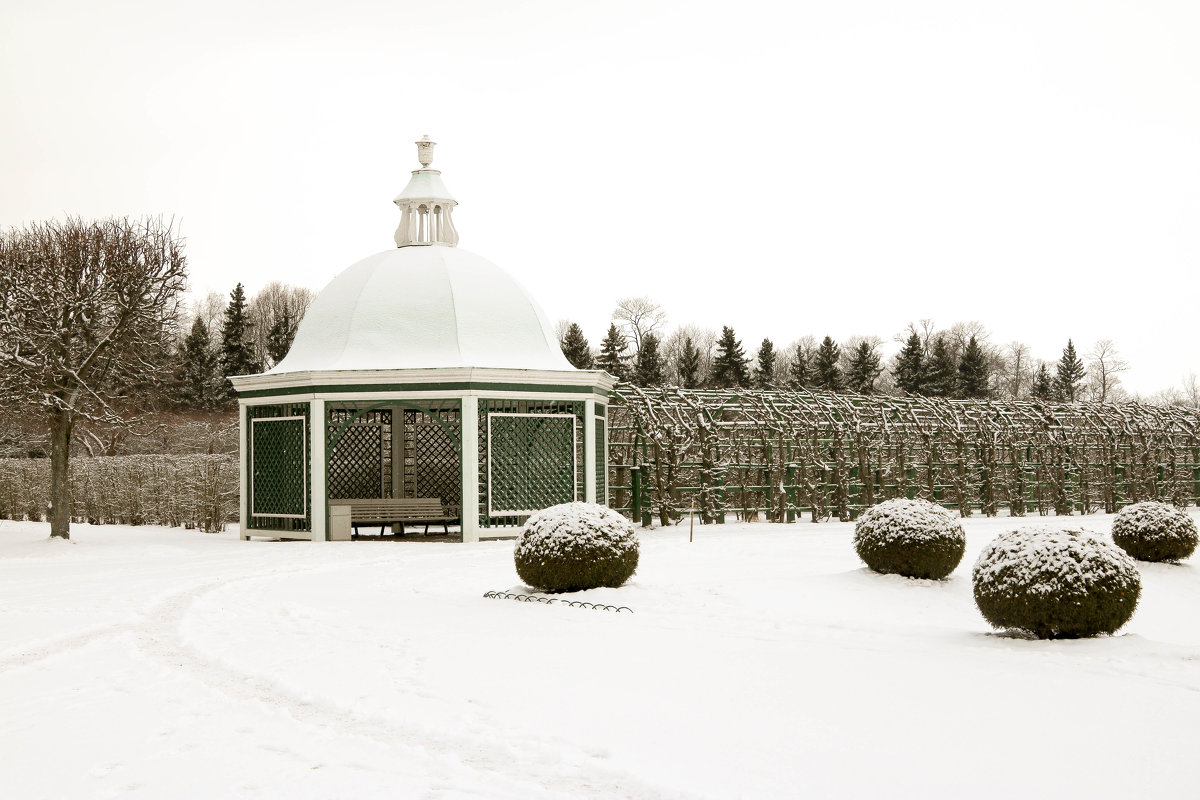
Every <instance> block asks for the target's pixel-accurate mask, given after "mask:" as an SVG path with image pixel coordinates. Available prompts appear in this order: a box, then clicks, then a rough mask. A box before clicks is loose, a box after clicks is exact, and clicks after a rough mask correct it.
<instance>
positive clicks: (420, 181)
mask: <svg viewBox="0 0 1200 800" xmlns="http://www.w3.org/2000/svg"><path fill="white" fill-rule="evenodd" d="M402 200H450V201H453V200H454V196H453V195H452V194H450V190H449V189H447V188H446V184H445V182H444V181H443V180H442V173H441V172H440V171H438V170H436V169H417V170H413V173H412V177H411V178H409V180H408V185H407V186H405V187H404V191H402V192H400V194H398V195H396V199H395V200H393V201H392V202H394V203H400V202H401V201H402Z"/></svg>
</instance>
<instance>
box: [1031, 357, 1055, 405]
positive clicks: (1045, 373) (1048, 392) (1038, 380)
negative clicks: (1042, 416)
mask: <svg viewBox="0 0 1200 800" xmlns="http://www.w3.org/2000/svg"><path fill="white" fill-rule="evenodd" d="M1029 396H1030V397H1032V398H1034V399H1036V400H1053V399H1054V379H1053V378H1051V377H1050V370H1049V368H1047V367H1046V364H1045V363H1044V362H1043V363H1042V364H1041V365H1040V366H1039V367H1038V371H1037V373H1036V374H1035V375H1034V376H1033V388H1031V389H1030V390H1029Z"/></svg>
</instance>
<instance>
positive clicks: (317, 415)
mask: <svg viewBox="0 0 1200 800" xmlns="http://www.w3.org/2000/svg"><path fill="white" fill-rule="evenodd" d="M308 422H309V426H308V429H309V433H308V437H309V442H310V444H309V448H310V449H309V460H310V461H311V462H312V470H311V471H310V474H309V476H308V477H309V480H310V481H312V483H311V493H312V540H313V541H314V542H327V541H329V531H328V525H327V524H326V523H327V522H328V520H327V519H326V516H325V499H326V498H327V497H328V496H329V485H328V483H329V482H328V480H327V479H326V475H325V428H326V421H325V401H324V400H319V399H316V398H314V399H312V400H311V401H309V404H308Z"/></svg>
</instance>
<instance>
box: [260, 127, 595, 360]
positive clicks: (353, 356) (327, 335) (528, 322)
mask: <svg viewBox="0 0 1200 800" xmlns="http://www.w3.org/2000/svg"><path fill="white" fill-rule="evenodd" d="M416 144H417V152H418V157H419V160H420V162H421V169H418V170H413V173H412V178H411V179H410V180H409V182H408V186H407V187H405V189H404V191H403V192H401V193H400V194H399V195H398V196H397V197H396V199H395V200H394V201H393V202H395V203H396V205H397V206H399V207H400V212H401V215H400V226H399V227H398V228H397V230H396V235H395V240H396V245H397V248H396V249H395V250H387V251H384V252H382V253H376V254H375V255H373V256H370V257H369V258H365V259H363V260H362V261H360V262H358V263H357V264H355V265H353V266H352V267H350V268H349V269H347V270H346V271H345V272H343V273H342V274H341V275H338V276H337V277H336V278H334V279H333V281H332V282H331V283H330V284H329V285H328V286H326V287H325V288H324V289H323V290H322V291H321V293H320V294H319V295H317V297H316V299H315V300H313V302H312V305H311V306H309V309H308V312H307V313H306V314H305V315H304V320H303V321H302V322H301V323H300V328H299V330H297V332H296V338H295V340H294V341H293V342H292V348H291V350H290V351H289V352H288V355H287V357H286V358H284V359H283V360H282V361H280V362H279V363H278V364H276V365H275V367H274V368H272V369H271V370H269V371H268V372H267V373H266V374H268V375H277V374H281V373H295V372H309V371H318V370H395V369H430V368H442V367H446V368H455V367H481V368H506V369H531V370H574V367H572V366H571V364H570V362H568V361H567V359H566V358H565V357H564V356H563V354H562V350H561V348H560V347H559V344H558V338H557V337H556V336H555V335H554V331H553V329H552V328H551V327H550V323H549V322H548V321H547V319H546V315H545V314H544V313H543V312H542V309H541V308H540V307H539V306H538V304H537V303H536V302H534V300H533V298H532V297H530V296H529V294H528V293H527V292H526V291H525V290H524V289H523V288H522V287H521V286H520V284H518V283H517V282H516V281H515V280H514V279H513V278H512V277H511V276H510V275H508V274H507V273H506V272H504V271H503V270H502V269H500V268H499V267H497V266H496V265H495V264H492V263H491V262H490V261H487V260H486V259H483V258H480V257H479V256H477V255H475V254H474V253H468V252H466V251H465V250H459V249H458V247H456V245H457V244H458V231H456V230H455V228H454V223H453V221H452V219H451V212H452V211H453V210H454V207H455V206H456V205H457V202H456V201H455V200H454V198H453V197H452V196H451V195H450V192H449V190H448V189H446V185H445V184H444V183H443V182H442V178H441V172H439V171H438V170H435V169H429V165H430V163H432V161H433V146H434V142H431V141H429V137H425V138H424V139H422V140H421V141H419V142H417V143H416Z"/></svg>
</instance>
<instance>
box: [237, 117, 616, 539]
mask: <svg viewBox="0 0 1200 800" xmlns="http://www.w3.org/2000/svg"><path fill="white" fill-rule="evenodd" d="M433 145H434V143H433V142H431V141H429V140H428V137H426V138H425V139H423V140H422V141H420V142H417V147H418V154H419V157H420V162H421V169H418V170H414V171H413V173H412V178H411V180H410V181H409V183H408V186H407V187H405V189H404V191H403V192H401V193H400V195H399V196H398V197H396V199H395V203H396V205H398V206H399V207H400V211H401V219H400V226H399V228H398V229H397V230H396V234H395V241H396V245H397V247H396V248H394V249H392V250H387V251H384V252H382V253H377V254H375V255H373V256H369V257H367V258H365V259H363V260H362V261H359V262H358V263H357V264H354V265H352V266H351V267H349V268H348V269H346V270H345V271H344V272H342V273H341V274H340V275H338V276H337V277H336V278H334V279H333V281H331V282H330V284H329V285H328V286H326V287H325V288H324V289H323V290H322V291H321V293H320V294H319V295H318V296H317V297H316V299H315V300H314V301H313V303H312V305H311V306H310V307H309V310H308V312H307V313H306V315H305V317H304V320H303V322H302V323H301V324H300V327H299V330H298V331H297V332H296V338H295V341H294V342H293V344H292V348H291V351H290V352H289V353H288V355H287V357H286V358H284V359H283V360H282V361H280V362H279V363H278V364H277V365H275V367H273V368H272V369H270V370H268V371H267V372H265V373H263V374H261V375H242V376H237V377H234V378H232V381H233V385H234V387H235V388H236V389H237V391H238V395H239V410H240V417H241V442H242V447H241V476H242V480H241V486H242V492H241V514H242V516H241V518H242V536H243V538H250V537H251V536H265V537H271V538H285V539H312V540H315V541H329V540H334V539H349V538H350V537H351V529H352V528H351V526H352V525H353V524H357V523H362V524H364V525H365V524H374V525H377V526H380V528H381V529H382V528H383V527H386V526H388V525H391V526H393V529H394V530H401V531H402V530H403V524H404V523H405V522H407V523H410V524H411V523H417V524H421V525H423V526H425V525H428V524H430V523H431V521H432V524H434V525H437V526H438V527H442V526H443V524H446V523H449V524H454V523H457V524H459V525H460V529H461V532H462V540H463V541H477V540H479V539H481V538H496V537H502V536H512V535H514V533H515V531H514V527H515V526H518V525H520V524H522V523H523V522H524V519H525V518H526V517H528V516H529V515H530V514H532V513H534V512H535V511H538V510H540V509H542V508H546V507H548V506H551V505H555V504H557V503H564V502H568V501H571V500H586V501H589V502H601V503H603V502H606V486H605V484H606V480H605V478H606V474H607V470H606V467H607V465H606V441H607V430H606V418H607V413H606V412H607V404H608V398H609V396H610V391H611V389H612V385H613V379H612V377H611V376H609V375H607V374H606V373H604V372H602V371H596V370H577V369H575V368H574V367H572V366H571V364H570V363H569V362H568V361H567V360H566V358H564V357H563V354H562V351H561V349H560V347H559V344H558V340H557V337H556V336H555V335H554V331H553V328H552V327H551V325H550V323H549V321H548V319H547V318H546V315H545V314H544V313H543V312H542V310H541V308H540V307H539V306H538V304H537V302H536V301H535V300H534V299H533V298H532V297H531V296H530V295H529V293H528V292H526V291H525V289H524V288H523V287H522V286H521V285H520V284H519V283H517V281H516V280H514V279H513V278H512V276H510V275H508V274H507V273H506V272H504V271H503V270H502V269H500V268H499V267H497V266H496V265H494V264H492V263H491V262H489V261H487V260H486V259H484V258H481V257H479V256H477V255H475V254H473V253H469V252H467V251H465V250H461V249H459V248H458V247H457V244H458V232H457V230H455V228H454V223H453V221H452V219H451V213H452V211H453V209H454V206H455V205H457V203H456V201H455V200H454V198H453V197H452V196H451V195H450V193H449V191H447V189H446V187H445V184H444V183H443V182H442V179H441V173H440V172H439V171H438V170H434V169H430V168H429V165H430V164H431V163H432V155H433ZM318 421H320V422H319V424H318Z"/></svg>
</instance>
